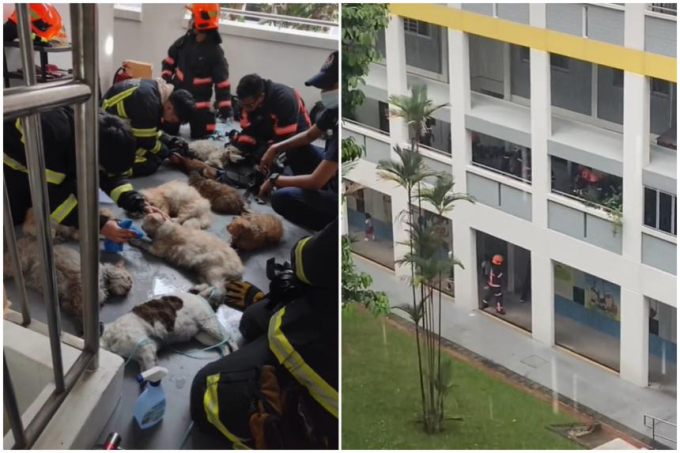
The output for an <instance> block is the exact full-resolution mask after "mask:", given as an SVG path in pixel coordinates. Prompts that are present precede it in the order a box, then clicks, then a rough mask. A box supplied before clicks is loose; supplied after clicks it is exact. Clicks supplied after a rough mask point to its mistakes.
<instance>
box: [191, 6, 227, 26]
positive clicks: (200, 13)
mask: <svg viewBox="0 0 680 453" xmlns="http://www.w3.org/2000/svg"><path fill="white" fill-rule="evenodd" d="M186 8H187V9H188V10H189V11H191V13H192V14H193V15H194V28H195V29H196V30H198V31H204V30H215V29H216V28H218V27H219V24H220V4H219V3H190V4H189V5H187V7H186Z"/></svg>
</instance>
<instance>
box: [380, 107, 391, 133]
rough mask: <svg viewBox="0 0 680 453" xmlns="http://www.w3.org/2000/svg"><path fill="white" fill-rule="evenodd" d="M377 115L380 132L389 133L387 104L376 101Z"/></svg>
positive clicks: (388, 108) (388, 109)
mask: <svg viewBox="0 0 680 453" xmlns="http://www.w3.org/2000/svg"><path fill="white" fill-rule="evenodd" d="M378 115H379V116H380V119H379V121H380V130H381V131H383V132H387V133H388V134H389V133H390V106H389V105H388V104H387V102H382V101H378Z"/></svg>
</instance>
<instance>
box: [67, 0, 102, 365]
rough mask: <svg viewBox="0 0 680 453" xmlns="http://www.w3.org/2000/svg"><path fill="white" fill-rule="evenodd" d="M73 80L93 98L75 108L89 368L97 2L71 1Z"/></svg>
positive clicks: (93, 304) (94, 332)
mask: <svg viewBox="0 0 680 453" xmlns="http://www.w3.org/2000/svg"><path fill="white" fill-rule="evenodd" d="M71 24H72V27H71V28H72V30H73V78H74V79H76V80H82V81H83V82H85V83H86V84H87V85H88V86H89V87H90V90H91V93H92V94H91V95H90V98H89V99H88V100H87V101H85V102H84V103H82V104H78V105H76V106H75V107H74V110H75V133H76V161H77V180H78V219H79V223H80V227H79V230H80V254H81V259H80V263H81V272H82V276H83V330H84V336H85V351H89V352H92V353H93V354H94V356H95V357H94V360H92V361H91V362H90V366H89V367H88V369H90V370H93V369H96V368H97V367H98V366H99V355H98V351H99V291H98V279H99V222H98V216H97V215H95V214H94V213H98V212H99V189H98V188H99V159H98V157H99V156H98V150H99V143H98V138H99V127H98V126H99V103H98V101H99V93H98V84H97V80H98V77H97V72H98V67H97V64H98V61H99V58H98V55H97V53H98V43H97V41H98V40H97V38H98V37H97V6H96V5H95V4H82V3H78V4H72V5H71Z"/></svg>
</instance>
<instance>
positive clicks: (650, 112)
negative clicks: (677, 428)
mask: <svg viewBox="0 0 680 453" xmlns="http://www.w3.org/2000/svg"><path fill="white" fill-rule="evenodd" d="M391 13H392V14H391V18H390V23H389V26H388V28H387V30H386V31H385V35H384V39H383V38H382V37H381V39H380V43H379V45H380V47H381V52H383V55H384V61H383V62H381V63H377V64H373V65H372V66H371V70H370V73H369V74H368V76H367V78H366V83H367V84H366V86H365V87H363V91H364V93H365V95H366V102H365V103H364V105H363V106H361V107H360V108H359V109H358V110H357V111H356V112H355V113H353V114H352V115H351V116H352V118H347V119H346V120H345V121H344V123H343V138H347V137H354V139H355V140H356V141H357V142H358V143H359V144H361V145H364V146H365V147H366V155H365V156H364V158H363V159H361V161H360V162H359V163H358V164H357V166H356V167H354V168H353V169H352V171H351V172H350V173H349V174H348V175H346V176H345V179H346V181H347V182H353V183H357V184H360V185H361V186H362V187H363V188H364V189H363V191H360V192H362V193H361V194H360V196H359V197H356V196H355V197H352V198H351V199H350V200H349V201H348V202H347V204H346V206H345V210H346V211H345V215H344V219H345V224H344V228H345V231H349V232H350V233H356V234H357V235H359V236H361V235H363V234H364V232H362V228H363V224H364V223H363V222H364V216H365V214H366V213H367V212H370V214H371V217H372V223H373V226H374V229H375V232H376V234H377V235H378V236H380V237H379V238H378V239H377V240H376V241H371V240H370V238H369V239H368V240H363V237H360V239H362V240H360V241H358V242H357V246H356V248H355V251H356V252H357V253H359V254H362V255H365V256H368V257H369V258H371V259H374V260H375V261H378V262H379V263H381V264H383V265H385V266H387V267H392V268H394V270H395V272H396V273H397V275H401V274H402V273H408V269H406V268H400V267H399V266H394V261H396V260H398V259H400V258H401V257H402V256H403V254H404V253H405V251H406V250H405V249H404V246H401V245H399V244H398V242H400V241H404V240H406V239H407V236H406V235H407V228H406V226H405V225H404V224H403V216H401V215H400V213H402V212H403V211H404V210H406V209H407V202H406V196H405V193H403V191H402V189H400V188H397V187H395V186H394V184H393V183H389V182H386V181H384V180H381V179H380V178H379V177H378V175H377V170H376V166H377V163H378V162H379V161H380V160H382V159H389V158H396V154H395V153H394V150H393V149H394V147H395V146H401V147H408V146H409V144H408V142H409V132H408V128H407V126H406V125H405V124H404V122H403V121H402V120H400V119H398V118H393V117H389V116H388V115H387V111H388V99H389V96H392V95H405V94H408V93H409V90H410V88H411V87H413V86H416V85H422V84H425V85H427V87H428V95H429V97H430V98H431V99H432V100H433V102H434V103H435V104H442V103H448V106H447V107H445V108H443V109H441V110H439V111H438V112H437V113H435V115H434V117H433V120H432V122H431V123H430V124H428V126H429V127H430V133H429V134H426V135H427V137H426V138H425V140H424V141H422V142H421V144H422V146H421V148H420V149H421V152H422V154H423V156H424V159H425V161H426V163H427V165H428V166H429V167H431V168H432V169H434V170H437V171H441V172H446V173H448V174H451V175H452V176H453V177H454V180H455V182H456V186H455V191H456V192H467V193H469V194H470V195H472V196H474V197H475V198H476V200H477V202H476V203H475V204H470V203H464V202H459V203H458V204H456V207H455V209H454V210H453V211H452V212H450V213H448V214H446V216H447V217H446V219H444V223H445V225H447V228H449V229H450V235H451V237H452V244H450V249H452V250H449V251H452V252H453V255H455V257H456V258H458V259H459V260H460V261H462V263H463V265H464V266H465V267H464V269H463V268H460V267H457V268H456V269H455V270H454V271H453V272H452V279H451V285H450V286H451V287H450V288H449V291H448V292H450V293H451V294H452V295H453V294H455V298H454V300H453V302H451V303H455V304H461V305H462V306H465V307H466V308H469V309H470V310H478V309H479V299H480V294H481V289H480V282H482V281H483V276H481V275H480V274H481V273H482V268H481V267H480V261H482V260H483V259H484V258H485V257H487V255H489V254H495V253H501V254H503V255H504V257H505V259H506V263H507V264H506V265H507V272H508V278H509V282H508V288H507V292H508V293H513V294H515V295H516V297H515V299H517V301H518V300H519V299H522V300H525V299H527V294H526V293H527V288H528V290H529V291H528V292H530V303H524V304H519V303H515V302H517V301H514V302H513V300H514V299H513V297H509V298H508V299H509V301H508V302H507V304H508V306H507V307H506V309H507V311H508V315H507V316H506V317H505V319H506V320H508V321H509V322H512V323H514V324H517V325H519V326H520V327H522V328H523V329H525V330H527V331H528V332H530V334H531V335H532V337H533V338H534V339H535V340H536V341H539V342H542V343H544V344H547V345H550V346H556V347H560V346H562V347H565V348H567V349H571V350H572V351H573V352H575V353H577V354H579V355H581V356H583V357H584V359H589V360H592V361H595V362H598V363H600V364H602V365H605V366H607V367H608V368H611V369H613V370H614V371H616V372H618V373H619V375H620V377H621V379H624V380H626V381H629V382H631V383H634V384H636V385H638V386H647V385H650V384H653V383H654V382H656V381H659V380H661V381H663V380H665V381H666V382H667V383H668V382H671V381H673V382H675V360H676V359H675V357H676V353H675V344H676V339H675V338H676V332H675V331H676V318H677V316H676V307H677V298H676V293H677V278H676V272H677V270H676V269H677V261H676V248H677V236H676V235H677V232H676V225H675V224H676V218H677V214H676V195H677V174H676V171H677V170H676V167H677V154H676V150H675V141H676V138H675V137H676V135H675V134H676V132H675V130H676V121H677V117H676V111H677V103H676V78H677V74H676V48H677V43H676V23H677V22H676V16H675V15H674V14H672V13H673V11H671V10H665V9H664V8H661V7H659V8H652V7H651V5H645V4H626V5H625V6H617V5H601V4H550V5H546V4H448V5H423V4H417V5H411V4H393V5H392V6H391ZM669 13H670V14H669ZM371 247H373V249H371ZM499 250H500V251H499ZM454 274H455V275H454ZM527 285H530V286H527ZM513 304H514V305H513ZM574 332H578V334H577V335H575V334H574ZM590 335H592V336H590ZM574 337H580V338H574ZM584 338H588V339H589V341H588V342H585V341H583V340H584ZM593 344H597V345H606V347H605V346H603V347H602V349H601V350H597V351H595V349H597V348H598V347H599V346H593ZM657 363H661V365H659V366H660V368H659V370H660V371H659V370H656V371H655V370H652V369H651V368H656V367H657V365H656V364H657ZM657 371H658V372H657ZM659 373H660V374H661V377H658V376H657V375H658V374H659ZM669 375H670V378H669ZM671 387H672V388H673V392H674V391H675V390H674V389H675V386H674V384H671Z"/></svg>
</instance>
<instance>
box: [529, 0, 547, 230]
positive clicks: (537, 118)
mask: <svg viewBox="0 0 680 453" xmlns="http://www.w3.org/2000/svg"><path fill="white" fill-rule="evenodd" d="M529 14H530V16H529V18H530V23H531V26H532V27H538V28H545V21H546V7H545V4H544V3H531V4H530V5H529ZM530 74H531V84H530V85H531V167H532V168H531V179H532V182H531V186H532V196H531V197H532V198H531V204H532V211H533V212H532V221H533V223H534V225H536V226H538V227H540V228H548V201H547V199H546V194H548V193H550V190H551V187H550V185H551V179H550V156H549V155H548V138H549V137H550V136H551V135H552V108H551V105H550V54H549V53H548V52H544V51H541V50H536V49H531V64H530Z"/></svg>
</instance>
